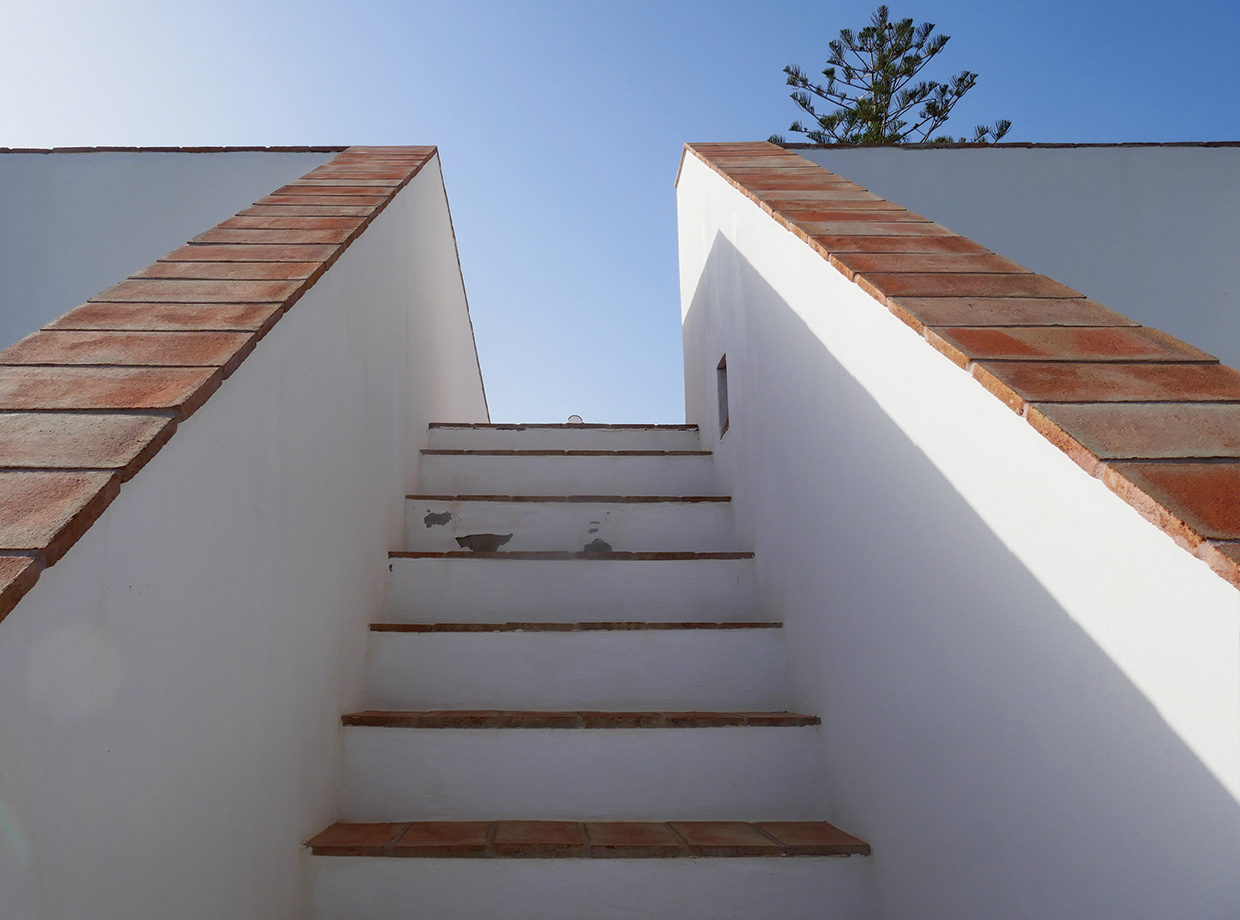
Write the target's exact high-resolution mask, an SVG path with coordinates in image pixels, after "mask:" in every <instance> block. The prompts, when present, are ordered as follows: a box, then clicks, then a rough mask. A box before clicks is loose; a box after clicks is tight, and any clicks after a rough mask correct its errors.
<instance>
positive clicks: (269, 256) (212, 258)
mask: <svg viewBox="0 0 1240 920" xmlns="http://www.w3.org/2000/svg"><path fill="white" fill-rule="evenodd" d="M338 252H340V247H339V246H335V245H326V244H321V243H320V244H313V245H297V244H283V243H275V244H267V245H264V244H262V243H258V244H253V243H250V244H219V245H210V244H190V245H188V246H181V247H180V248H179V249H174V250H172V252H170V253H168V254H167V255H166V256H163V257H162V258H160V260H159V261H161V262H192V261H205V262H325V261H327V260H328V259H330V258H332V257H333V256H335V255H336V254H337V253H338Z"/></svg>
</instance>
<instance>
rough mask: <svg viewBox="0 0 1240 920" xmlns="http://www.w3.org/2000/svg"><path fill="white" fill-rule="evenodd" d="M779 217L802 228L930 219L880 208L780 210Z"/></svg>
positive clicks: (926, 220)
mask: <svg viewBox="0 0 1240 920" xmlns="http://www.w3.org/2000/svg"><path fill="white" fill-rule="evenodd" d="M840 203H841V204H849V203H852V204H860V203H861V202H840ZM779 213H780V215H781V216H783V217H785V218H787V219H788V220H791V221H793V222H794V223H796V224H798V225H803V226H807V227H808V226H811V225H812V226H818V225H819V224H824V223H841V222H847V221H857V222H861V223H867V224H868V223H874V222H875V221H878V222H881V223H892V222H895V223H910V224H913V223H923V224H928V223H930V219H929V218H927V217H922V216H921V215H920V214H914V213H913V212H912V211H905V210H904V209H900V210H898V211H885V210H882V209H881V208H839V209H838V210H836V209H834V208H831V209H828V208H825V207H821V208H815V209H814V210H812V211H811V210H804V211H800V210H796V209H793V208H780V209H779Z"/></svg>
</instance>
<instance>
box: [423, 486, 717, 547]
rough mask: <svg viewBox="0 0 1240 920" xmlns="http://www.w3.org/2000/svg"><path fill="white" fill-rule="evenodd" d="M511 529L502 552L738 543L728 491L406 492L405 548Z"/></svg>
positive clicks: (438, 544) (452, 544)
mask: <svg viewBox="0 0 1240 920" xmlns="http://www.w3.org/2000/svg"><path fill="white" fill-rule="evenodd" d="M478 533H484V534H486V533H490V534H511V535H512V536H511V538H510V539H509V541H508V542H507V543H505V545H504V549H506V550H581V549H584V548H585V547H586V546H587V545H590V544H594V543H596V542H601V544H606V545H607V546H609V547H611V548H612V549H615V550H627V551H639V550H641V551H651V550H654V551H658V550H667V551H675V550H692V551H697V552H710V551H716V552H726V551H731V550H737V549H740V547H738V546H737V543H736V537H735V535H734V531H733V527H732V504H731V501H730V500H729V499H728V498H727V497H725V496H684V497H681V496H549V497H542V496H528V495H496V496H462V495H452V496H450V495H411V496H409V497H408V499H407V500H406V502H405V546H404V548H405V549H406V550H420V551H439V552H446V551H451V550H456V549H460V548H461V545H460V544H458V542H457V538H458V537H468V536H469V535H470V534H478Z"/></svg>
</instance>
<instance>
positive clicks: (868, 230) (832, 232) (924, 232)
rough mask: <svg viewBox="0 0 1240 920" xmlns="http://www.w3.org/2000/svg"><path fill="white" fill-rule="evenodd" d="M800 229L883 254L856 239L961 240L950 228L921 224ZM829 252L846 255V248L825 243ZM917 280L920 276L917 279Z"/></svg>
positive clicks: (805, 225) (812, 224)
mask: <svg viewBox="0 0 1240 920" xmlns="http://www.w3.org/2000/svg"><path fill="white" fill-rule="evenodd" d="M797 226H798V227H800V228H801V229H802V230H804V231H805V233H806V234H808V235H809V236H811V237H813V238H814V239H818V238H819V237H821V238H823V239H824V240H838V239H839V238H841V237H843V238H844V239H845V240H848V241H849V242H850V243H851V244H852V245H853V246H854V247H855V249H854V251H857V252H876V251H881V250H878V249H876V248H874V244H870V243H862V242H861V241H860V240H857V239H856V237H872V236H878V237H883V236H917V237H921V236H946V237H952V238H957V237H956V236H955V234H953V233H952V232H951V231H950V230H948V229H947V228H946V227H944V226H941V225H939V224H935V223H923V222H921V221H898V220H894V221H866V220H853V221H848V220H836V221H808V220H798V221H797ZM823 245H824V246H827V248H828V249H832V250H835V251H843V248H844V247H843V246H840V245H835V246H831V245H828V244H827V243H825V242H824V243H823ZM913 277H917V276H913ZM931 277H936V278H938V277H942V276H941V275H933V276H931Z"/></svg>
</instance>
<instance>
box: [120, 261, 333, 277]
mask: <svg viewBox="0 0 1240 920" xmlns="http://www.w3.org/2000/svg"><path fill="white" fill-rule="evenodd" d="M322 271H323V263H322V262H207V261H205V260H202V259H196V260H193V261H188V262H172V261H166V262H155V263H154V264H152V265H148V266H147V267H146V268H144V269H142V270H141V271H136V272H134V273H133V274H132V275H130V276H129V277H131V278H162V279H170V278H171V279H177V280H184V281H207V280H223V281H294V280H304V279H306V278H310V277H313V276H315V275H318V274H319V273H320V272H322Z"/></svg>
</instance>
